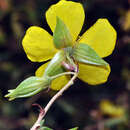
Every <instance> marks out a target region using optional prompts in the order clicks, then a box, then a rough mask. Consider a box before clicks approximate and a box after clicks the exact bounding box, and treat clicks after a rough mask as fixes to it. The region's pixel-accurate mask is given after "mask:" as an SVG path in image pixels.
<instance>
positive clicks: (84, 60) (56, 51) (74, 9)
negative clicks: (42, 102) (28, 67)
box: [5, 0, 116, 130]
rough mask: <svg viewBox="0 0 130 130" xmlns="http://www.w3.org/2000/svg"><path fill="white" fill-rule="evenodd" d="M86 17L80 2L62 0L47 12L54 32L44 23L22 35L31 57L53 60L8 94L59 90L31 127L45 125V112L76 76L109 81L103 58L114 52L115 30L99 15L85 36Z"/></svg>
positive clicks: (93, 81)
mask: <svg viewBox="0 0 130 130" xmlns="http://www.w3.org/2000/svg"><path fill="white" fill-rule="evenodd" d="M84 19H85V14H84V9H83V7H82V5H81V4H80V3H77V2H72V1H66V0H61V1H59V2H58V3H57V4H55V5H52V6H51V7H50V8H49V9H48V10H47V12H46V20H47V23H48V25H49V26H50V28H51V30H52V32H53V36H51V35H50V34H49V33H48V32H47V31H46V30H44V29H42V28H41V27H37V26H32V27H30V28H29V29H28V30H27V32H26V34H25V36H24V38H23V41H22V45H23V48H24V51H25V53H26V54H27V57H28V58H29V59H30V60H31V61H33V62H43V61H47V60H50V61H49V62H47V63H45V64H43V65H42V66H40V67H39V68H38V69H37V71H36V73H35V76H31V77H29V78H27V79H25V80H24V81H23V82H21V83H20V84H19V85H18V87H17V88H16V89H13V90H9V94H7V95H6V96H5V97H8V98H9V100H14V99H16V98H22V97H29V96H33V95H35V94H37V93H39V92H40V91H43V90H46V89H48V88H51V89H53V90H59V91H58V92H57V93H56V95H55V96H54V97H52V99H51V100H50V101H49V103H48V104H47V106H46V107H45V108H44V109H43V108H41V107H40V106H39V107H40V114H39V117H38V120H37V121H36V123H35V124H34V125H33V127H32V128H31V130H36V129H38V128H39V129H41V130H42V129H45V127H44V128H43V127H42V125H41V121H43V119H44V116H45V114H46V113H47V111H48V110H49V108H50V107H51V105H52V104H53V103H54V102H55V100H56V99H57V98H58V97H59V96H61V95H62V93H63V92H64V91H65V90H67V89H68V88H69V87H70V86H71V85H72V84H73V83H74V80H75V79H76V78H77V77H78V78H79V79H81V80H82V81H84V82H86V83H88V84H91V85H97V84H101V83H104V82H106V81H107V78H108V76H109V73H110V66H109V64H108V63H107V62H106V61H104V60H103V59H102V58H104V57H106V56H108V55H110V54H111V53H112V51H113V49H114V47H115V43H116V31H115V29H114V28H113V27H112V25H111V24H110V23H109V21H108V20H107V19H98V20H97V22H96V23H95V24H94V25H93V26H92V27H91V28H90V29H89V30H87V31H86V32H85V33H84V34H83V35H82V36H78V35H79V33H80V31H81V28H82V26H83V23H84ZM71 75H73V77H71ZM46 129H50V128H46ZM74 129H75V130H76V129H77V128H73V130H74Z"/></svg>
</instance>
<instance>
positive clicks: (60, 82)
mask: <svg viewBox="0 0 130 130" xmlns="http://www.w3.org/2000/svg"><path fill="white" fill-rule="evenodd" d="M48 64H49V62H47V63H45V64H43V65H41V66H40V67H39V68H38V69H37V71H36V73H35V75H36V76H37V77H42V76H43V74H44V71H45V68H46V67H47V65H48ZM69 80H70V76H68V75H65V76H61V77H58V78H56V79H55V80H53V81H52V83H51V89H53V90H60V89H61V88H62V87H64V86H65V84H67V83H68V82H69Z"/></svg>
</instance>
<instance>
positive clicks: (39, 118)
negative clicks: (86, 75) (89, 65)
mask: <svg viewBox="0 0 130 130" xmlns="http://www.w3.org/2000/svg"><path fill="white" fill-rule="evenodd" d="M71 74H72V73H71ZM73 74H74V76H73V77H72V78H71V79H70V81H69V82H68V83H67V84H66V85H65V86H64V87H63V88H62V89H61V90H60V91H59V92H57V93H56V94H55V95H54V96H53V97H52V98H51V100H50V101H49V103H48V104H47V105H46V107H45V108H44V109H42V110H40V114H39V117H38V119H37V121H36V122H35V124H34V125H33V126H32V128H31V129H30V130H38V128H39V127H40V122H41V120H42V119H43V118H44V116H45V115H46V113H47V112H48V110H49V108H50V107H51V106H52V105H53V103H54V102H55V101H56V99H57V98H59V97H60V96H61V95H62V94H63V92H64V91H65V90H67V89H68V88H69V87H70V86H71V85H72V84H73V83H74V80H75V79H76V77H77V76H78V72H75V73H74V72H73Z"/></svg>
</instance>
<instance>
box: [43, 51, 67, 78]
mask: <svg viewBox="0 0 130 130" xmlns="http://www.w3.org/2000/svg"><path fill="white" fill-rule="evenodd" d="M63 61H65V54H64V51H63V50H61V51H59V52H57V53H56V54H55V56H54V57H53V59H52V60H51V61H50V63H49V64H48V66H47V68H46V69H45V72H44V76H55V75H57V74H60V73H63V72H65V68H64V67H63V66H62V62H63Z"/></svg>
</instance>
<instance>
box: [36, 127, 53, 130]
mask: <svg viewBox="0 0 130 130" xmlns="http://www.w3.org/2000/svg"><path fill="white" fill-rule="evenodd" d="M38 130H53V129H51V128H48V127H41V128H39V129H38Z"/></svg>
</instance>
